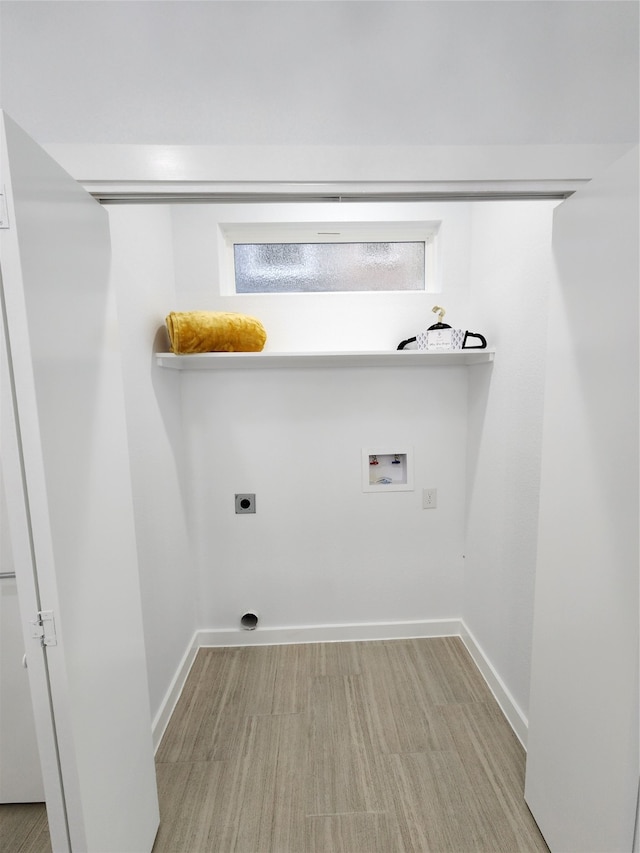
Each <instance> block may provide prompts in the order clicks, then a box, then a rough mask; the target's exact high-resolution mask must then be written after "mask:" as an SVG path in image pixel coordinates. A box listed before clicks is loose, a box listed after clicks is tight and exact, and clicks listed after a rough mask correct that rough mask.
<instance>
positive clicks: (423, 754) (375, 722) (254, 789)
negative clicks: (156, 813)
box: [0, 637, 548, 853]
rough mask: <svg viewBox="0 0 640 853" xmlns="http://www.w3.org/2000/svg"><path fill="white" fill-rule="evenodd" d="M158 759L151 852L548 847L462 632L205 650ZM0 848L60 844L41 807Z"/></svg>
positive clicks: (518, 752)
mask: <svg viewBox="0 0 640 853" xmlns="http://www.w3.org/2000/svg"><path fill="white" fill-rule="evenodd" d="M156 763H157V772H158V788H159V796H160V817H161V822H160V830H159V832H158V837H157V839H156V843H155V846H154V848H153V853H263V851H264V853H266V851H270V853H467V851H469V853H471V851H473V853H536V851H541V853H548V850H547V847H546V845H545V843H544V840H543V839H542V836H541V835H540V833H539V832H538V829H537V827H536V825H535V822H534V821H533V818H532V817H531V815H530V813H529V811H528V809H527V807H526V805H525V803H524V800H523V796H522V792H523V787H524V751H523V749H522V747H521V746H520V744H519V742H518V740H517V739H516V737H515V735H514V734H513V732H512V731H511V728H510V727H509V725H508V723H507V722H506V720H505V719H504V717H503V716H502V713H501V712H500V710H499V708H498V706H497V704H496V702H495V700H494V699H493V697H492V695H491V693H490V692H489V690H488V688H487V686H486V684H485V683H484V681H483V679H482V678H481V676H480V675H479V673H478V671H477V669H476V668H475V665H474V664H473V662H472V661H471V658H470V657H469V655H468V653H467V651H466V649H465V647H464V645H463V643H462V641H461V640H459V639H458V638H454V637H447V638H438V639H417V640H390V641H384V642H368V643H319V644H312V645H291V646H267V647H244V648H226V649H201V650H200V651H199V652H198V655H197V657H196V660H195V662H194V665H193V667H192V670H191V673H190V674H189V678H188V679H187V683H186V685H185V688H184V690H183V693H182V696H181V698H180V700H179V702H178V705H177V707H176V709H175V711H174V713H173V715H172V718H171V721H170V723H169V726H168V728H167V731H166V733H165V736H164V738H163V740H162V743H161V745H160V748H159V750H158V754H157V756H156ZM0 849H1V850H2V851H3V853H5V851H6V853H50V851H51V846H50V844H49V839H48V830H47V823H46V813H45V809H44V806H38V805H34V806H31V805H26V806H1V807H0ZM133 853H135V851H134V852H133Z"/></svg>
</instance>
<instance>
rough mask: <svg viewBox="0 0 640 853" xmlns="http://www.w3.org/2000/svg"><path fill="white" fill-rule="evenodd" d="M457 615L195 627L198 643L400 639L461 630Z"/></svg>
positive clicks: (278, 642) (288, 642)
mask: <svg viewBox="0 0 640 853" xmlns="http://www.w3.org/2000/svg"><path fill="white" fill-rule="evenodd" d="M460 627H461V624H460V620H459V619H426V620H424V621H422V622H363V623H355V624H351V625H346V624H345V625H299V626H296V627H292V628H258V629H256V630H255V631H245V630H243V629H241V628H239V629H227V630H225V629H220V630H218V629H209V630H203V631H198V632H197V636H198V644H199V645H200V646H279V645H287V644H290V643H345V642H349V641H352V640H401V639H406V638H407V637H451V636H458V635H459V634H460Z"/></svg>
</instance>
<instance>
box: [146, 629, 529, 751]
mask: <svg viewBox="0 0 640 853" xmlns="http://www.w3.org/2000/svg"><path fill="white" fill-rule="evenodd" d="M413 637H425V638H429V637H460V639H461V640H462V641H463V643H464V644H465V647H466V648H467V650H468V652H469V654H470V655H471V658H472V659H473V661H474V663H475V664H476V666H477V667H478V671H479V672H480V674H481V675H482V677H483V678H484V680H485V681H486V683H487V685H488V687H489V689H490V690H491V693H492V694H493V696H494V698H495V699H496V701H497V703H498V705H499V706H500V709H501V710H502V713H503V714H504V716H505V718H506V719H507V722H508V723H509V725H510V726H511V728H512V729H513V731H514V733H515V734H516V737H517V738H518V740H519V741H520V742H521V744H522V745H523V747H524V748H525V749H526V746H527V731H528V721H527V718H526V717H525V715H524V714H523V712H522V710H521V709H520V707H519V706H518V704H517V702H516V701H515V699H514V698H513V696H512V695H511V693H510V691H509V689H508V688H507V686H506V685H505V683H504V681H503V680H502V678H501V677H500V675H499V674H498V672H497V670H496V669H495V667H494V666H493V664H492V663H491V661H490V660H489V658H488V657H487V656H486V655H485V653H484V651H483V650H482V648H481V647H480V645H479V644H478V642H477V641H476V639H475V637H474V636H473V634H472V633H471V632H470V631H469V629H468V628H467V626H466V625H465V623H464V622H463V621H462V620H461V619H428V620H424V621H422V622H372V623H356V624H350V625H346V624H345V625H302V626H296V627H289V628H258V629H256V630H253V631H247V630H244V629H242V628H237V629H232V628H228V629H224V628H204V629H201V630H199V631H196V632H195V634H194V635H193V637H192V638H191V640H190V642H189V645H188V646H187V649H186V651H185V653H184V655H183V657H182V660H181V661H180V663H179V664H178V668H177V670H176V673H175V675H174V677H173V679H172V681H171V684H170V685H169V689H168V690H167V693H166V695H165V698H164V699H163V701H162V703H161V705H160V708H159V710H158V712H157V713H156V715H155V717H154V719H153V723H152V735H153V745H154V749H155V750H156V751H157V749H158V747H159V745H160V741H161V740H162V736H163V734H164V732H165V729H166V727H167V724H168V723H169V720H170V718H171V714H172V713H173V711H174V709H175V706H176V703H177V701H178V699H179V698H180V694H181V693H182V689H183V687H184V684H185V682H186V680H187V676H188V675H189V672H190V670H191V666H192V665H193V661H194V660H195V656H196V653H197V651H198V649H200V648H224V647H237V646H277V645H290V644H296V643H346V642H354V641H368V640H402V639H408V638H413Z"/></svg>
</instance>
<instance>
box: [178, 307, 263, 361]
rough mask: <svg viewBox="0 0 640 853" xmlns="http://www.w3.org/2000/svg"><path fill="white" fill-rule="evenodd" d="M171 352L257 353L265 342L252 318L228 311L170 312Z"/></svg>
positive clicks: (258, 324)
mask: <svg viewBox="0 0 640 853" xmlns="http://www.w3.org/2000/svg"><path fill="white" fill-rule="evenodd" d="M166 324H167V331H168V332H169V338H170V340H171V351H172V352H174V353H177V354H178V355H189V354H192V353H198V352H260V351H261V350H262V348H263V347H264V344H265V341H266V340H267V333H266V332H265V329H264V326H263V325H262V323H261V322H260V321H259V320H256V319H255V317H247V316H246V315H245V314H232V313H230V312H228V311H172V312H171V314H169V315H168V317H167V318H166Z"/></svg>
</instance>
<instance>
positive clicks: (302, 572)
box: [107, 200, 557, 707]
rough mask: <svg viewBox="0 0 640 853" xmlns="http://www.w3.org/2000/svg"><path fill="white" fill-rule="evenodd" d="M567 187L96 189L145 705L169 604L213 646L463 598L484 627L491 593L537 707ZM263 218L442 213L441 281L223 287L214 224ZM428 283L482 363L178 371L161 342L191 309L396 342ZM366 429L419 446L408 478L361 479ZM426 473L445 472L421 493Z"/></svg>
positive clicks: (327, 632) (332, 633)
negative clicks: (472, 334)
mask: <svg viewBox="0 0 640 853" xmlns="http://www.w3.org/2000/svg"><path fill="white" fill-rule="evenodd" d="M556 204H557V201H549V200H546V201H509V202H492V201H475V202H455V201H450V202H441V203H438V204H436V203H433V202H431V203H427V202H423V203H420V202H417V203H406V202H405V203H395V204H394V203H390V202H387V203H380V204H376V203H357V204H350V205H348V204H342V205H339V204H315V205H313V204H308V203H306V204H304V203H298V204H280V205H278V204H273V203H272V204H263V205H237V204H236V205H233V204H226V205H225V204H181V205H180V204H175V205H166V204H165V205H136V204H124V205H109V206H108V207H107V209H108V211H109V219H110V227H111V239H112V247H113V260H112V279H113V282H114V284H115V287H116V289H117V297H118V307H119V317H120V328H121V339H122V347H123V354H124V360H125V364H126V371H125V393H126V396H127V419H128V428H129V444H130V451H131V457H132V477H133V486H134V501H135V507H136V522H137V534H138V540H139V542H138V547H139V557H140V563H141V567H140V571H141V579H142V580H141V582H142V588H143V602H144V605H143V606H144V610H145V630H146V636H147V648H148V650H149V651H148V654H149V656H150V657H151V658H152V661H151V663H150V673H151V693H152V705H155V706H157V705H158V703H159V701H160V700H161V698H162V689H163V686H164V685H166V683H167V679H168V677H169V676H170V675H171V673H170V671H169V666H170V664H169V661H170V660H171V658H170V657H169V656H168V655H166V654H162V653H161V649H162V647H163V645H165V646H169V645H170V643H171V642H172V640H171V639H170V638H169V637H168V636H167V634H168V631H167V625H168V624H172V622H171V620H172V619H173V620H175V621H173V624H174V625H175V626H176V630H177V629H178V627H179V626H180V624H181V621H182V622H183V623H186V624H187V625H189V622H190V620H191V619H194V618H195V624H196V626H197V628H198V630H199V631H200V632H202V633H201V635H200V636H201V641H202V642H212V643H216V642H222V643H224V642H270V641H276V642H278V641H292V640H297V641H304V640H305V639H310V640H313V639H325V638H326V639H350V638H363V639H372V638H377V637H386V636H403V635H404V634H405V633H415V632H418V633H427V634H429V633H430V632H432V633H434V634H438V633H443V632H444V633H447V632H450V631H453V632H455V633H457V632H458V630H459V629H458V624H459V620H460V618H461V616H462V614H463V610H464V608H465V607H466V608H467V613H468V614H469V629H470V630H473V627H472V626H473V622H474V620H475V619H483V618H484V619H488V620H489V621H493V620H492V618H491V616H490V613H491V611H492V610H494V608H496V607H497V608H499V609H500V611H501V612H504V613H508V614H509V615H508V617H507V618H506V619H502V618H501V619H500V620H498V621H499V623H500V626H501V627H500V628H496V629H495V630H497V631H499V632H502V631H508V630H509V626H511V628H513V626H514V625H518V626H519V627H518V630H517V632H513V633H512V636H511V639H510V641H509V642H508V643H503V642H501V641H500V639H499V638H498V637H496V654H500V652H499V650H500V648H501V647H502V648H503V649H504V652H503V653H506V659H505V660H504V662H502V666H503V667H504V668H507V669H509V667H510V666H512V667H513V676H514V679H513V681H512V682H511V685H512V686H511V689H512V691H513V692H514V696H516V697H517V698H516V700H515V701H516V702H517V703H518V705H519V706H520V707H525V706H526V702H527V684H526V677H524V675H523V673H525V672H526V667H522V666H521V662H522V660H523V659H525V660H526V659H528V655H529V650H528V645H529V639H528V637H529V635H530V631H531V619H532V614H531V590H532V585H533V574H534V558H535V548H534V543H535V536H536V502H537V483H538V476H539V453H540V441H541V424H542V393H543V371H544V360H545V346H546V298H547V289H548V283H549V275H550V264H551V258H550V253H549V249H550V233H551V217H552V211H553V208H554V207H555V205H556ZM259 217H260V218H262V217H269V218H270V219H273V220H279V221H283V222H291V221H301V220H305V221H326V222H335V221H343V220H344V221H347V222H348V221H349V219H351V220H357V219H362V218H374V217H376V218H378V219H385V218H387V217H388V218H390V219H394V220H402V221H406V220H411V219H413V220H416V221H420V220H429V221H434V220H435V221H438V222H440V223H442V226H441V227H442V238H441V239H442V258H441V265H442V272H441V290H440V292H437V293H424V292H422V293H412V292H409V293H356V294H349V293H331V294H286V295H280V294H274V295H271V294H269V295H264V294H261V295H259V296H246V295H243V296H225V295H220V290H221V286H220V273H219V258H218V257H217V228H218V224H219V223H220V222H236V221H238V220H241V221H244V222H246V221H251V220H252V219H258V218H259ZM436 302H438V303H441V304H443V305H445V306H446V309H447V315H446V318H445V319H446V320H447V321H449V322H450V323H452V324H453V325H454V326H455V327H463V328H466V329H472V330H474V331H475V330H478V331H480V332H482V333H483V334H484V335H485V336H486V338H487V340H488V343H489V348H490V350H491V352H493V350H494V349H495V352H496V355H495V360H494V361H492V362H490V361H486V362H484V363H481V364H474V365H470V366H466V365H465V366H462V365H461V366H457V365H454V366H431V365H428V366H417V367H416V366H413V365H412V366H404V365H403V364H402V360H401V358H402V355H400V358H395V359H393V360H392V363H391V364H390V365H383V366H369V365H368V363H367V358H366V356H363V357H361V360H360V361H359V362H352V363H349V361H348V359H345V361H344V363H341V362H340V361H339V362H338V363H337V364H336V366H329V367H327V366H324V365H323V366H315V364H314V361H313V359H311V360H309V361H308V362H305V363H304V364H301V363H297V362H296V361H295V359H293V365H292V366H291V367H288V366H286V367H276V368H269V369H266V370H264V369H257V368H253V367H249V368H248V369H231V368H229V369H214V370H206V369H205V370H190V369H188V364H186V363H187V362H188V361H189V356H185V357H183V358H182V363H183V364H185V365H186V367H187V369H184V370H179V371H177V370H172V369H170V368H166V367H163V366H161V365H159V364H158V362H157V361H156V359H155V358H154V355H153V353H154V349H155V351H156V352H157V351H163V350H164V351H166V350H167V348H168V347H167V343H166V332H165V331H164V328H163V326H164V318H165V316H166V315H167V314H168V313H169V312H170V311H173V310H177V311H188V310H198V309H206V310H222V311H238V312H241V313H246V314H249V315H252V316H256V317H257V318H258V319H260V320H261V321H262V323H263V324H264V326H265V328H266V330H267V334H268V341H267V345H266V348H265V355H268V354H269V353H270V352H282V353H327V352H345V351H346V352H353V353H367V352H369V353H371V352H376V351H377V352H380V351H383V352H384V351H389V352H390V353H393V354H394V355H395V352H394V351H395V350H396V347H397V345H398V343H399V342H400V341H401V340H403V339H406V338H408V337H409V336H412V335H415V334H416V332H418V331H420V330H424V329H426V328H427V327H428V326H429V325H431V324H432V322H433V320H434V319H435V318H434V317H433V314H432V311H431V309H432V306H433V305H434V304H435V303H436ZM376 447H379V448H386V449H389V450H391V449H393V448H394V447H395V448H397V449H398V450H402V449H403V448H411V460H410V464H411V465H412V468H413V471H412V473H413V480H414V483H413V489H412V490H407V491H394V492H389V493H388V494H371V493H367V492H364V491H363V488H362V451H363V449H364V448H373V449H374V450H375V448H376ZM426 488H436V489H437V493H438V505H437V508H435V509H434V510H433V511H426V510H424V509H423V507H422V491H423V489H426ZM242 492H247V493H254V494H255V495H256V504H257V508H256V513H255V515H249V516H242V515H236V514H235V511H234V495H235V494H236V493H242ZM505 512H506V513H508V515H509V526H508V529H509V531H510V533H509V535H508V536H507V537H506V539H505V537H504V536H503V535H502V534H501V530H500V528H501V527H502V525H504V518H505ZM489 566H490V569H489V573H490V578H491V580H492V584H491V585H493V584H496V585H497V586H498V588H499V590H500V597H499V600H498V601H496V596H495V595H494V594H493V592H488V589H490V588H491V586H489V587H488V589H487V583H486V580H483V577H484V573H485V571H487V568H488V567H489ZM465 586H466V589H467V591H466V593H465ZM469 588H471V590H473V593H472V594H471V595H470V594H469V593H470V589H469ZM485 596H488V600H485ZM252 610H256V611H257V612H259V620H260V621H259V625H258V630H257V631H256V632H255V633H253V634H250V635H248V634H247V633H246V632H244V631H242V629H241V625H240V619H241V616H242V614H243V613H245V612H247V611H252ZM192 613H195V616H192V615H191V614H192ZM482 614H484V616H483V615H482ZM191 624H193V623H191ZM525 626H527V628H526V629H525ZM189 627H190V626H189ZM191 630H192V629H191ZM189 636H190V635H189V633H188V628H186V626H185V630H184V633H183V637H182V642H183V643H186V642H187V640H188V639H189ZM156 653H157V655H156ZM156 657H157V661H158V662H157V663H154V662H153V659H154V658H156ZM162 666H165V667H167V671H166V672H165V673H163V677H162V678H158V685H157V687H156V686H155V684H154V677H153V674H154V671H155V670H156V667H158V668H160V667H162ZM158 674H159V673H158Z"/></svg>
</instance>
